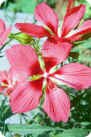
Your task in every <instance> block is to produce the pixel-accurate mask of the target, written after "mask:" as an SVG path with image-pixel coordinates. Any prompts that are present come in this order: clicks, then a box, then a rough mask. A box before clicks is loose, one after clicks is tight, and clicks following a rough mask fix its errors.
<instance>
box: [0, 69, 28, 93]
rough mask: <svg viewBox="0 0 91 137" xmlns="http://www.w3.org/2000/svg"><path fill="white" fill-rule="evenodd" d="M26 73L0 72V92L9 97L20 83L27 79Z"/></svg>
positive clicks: (14, 71)
mask: <svg viewBox="0 0 91 137" xmlns="http://www.w3.org/2000/svg"><path fill="white" fill-rule="evenodd" d="M26 76H27V75H26V74H25V72H24V71H23V72H21V71H20V73H19V70H18V73H17V70H14V69H11V68H10V70H9V71H0V92H1V93H3V94H4V95H9V94H10V93H11V92H12V91H13V90H14V89H15V87H16V86H17V84H20V82H23V80H25V78H26Z"/></svg>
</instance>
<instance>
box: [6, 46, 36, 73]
mask: <svg viewBox="0 0 91 137" xmlns="http://www.w3.org/2000/svg"><path fill="white" fill-rule="evenodd" d="M6 53H7V57H8V60H9V62H10V64H11V66H12V67H13V68H14V69H18V70H31V67H32V66H33V65H34V64H38V57H37V55H36V53H35V51H34V49H33V48H32V47H30V46H22V45H15V46H13V47H11V48H10V49H8V50H7V52H6ZM31 71H32V70H31Z"/></svg>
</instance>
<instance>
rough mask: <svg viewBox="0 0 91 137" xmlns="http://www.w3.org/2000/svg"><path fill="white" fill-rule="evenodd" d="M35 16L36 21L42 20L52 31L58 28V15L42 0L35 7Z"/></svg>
mask: <svg viewBox="0 0 91 137" xmlns="http://www.w3.org/2000/svg"><path fill="white" fill-rule="evenodd" d="M35 18H36V19H37V20H38V21H41V22H43V23H44V24H45V25H46V26H48V27H49V28H50V29H51V30H52V31H53V32H55V33H56V32H57V29H58V17H57V14H56V13H55V12H54V11H53V10H52V9H51V8H50V7H49V6H48V5H47V4H46V3H44V2H42V3H40V4H39V5H38V6H37V7H36V9H35Z"/></svg>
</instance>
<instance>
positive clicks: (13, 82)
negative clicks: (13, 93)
mask: <svg viewBox="0 0 91 137" xmlns="http://www.w3.org/2000/svg"><path fill="white" fill-rule="evenodd" d="M16 83H17V81H16V80H14V79H13V80H3V81H1V82H0V87H2V88H4V89H13V88H14V87H15V85H16Z"/></svg>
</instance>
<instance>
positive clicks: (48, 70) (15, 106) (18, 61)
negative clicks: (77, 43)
mask: <svg viewBox="0 0 91 137" xmlns="http://www.w3.org/2000/svg"><path fill="white" fill-rule="evenodd" d="M42 56H43V61H44V64H45V69H42V68H41V65H40V62H39V60H38V56H37V54H36V53H35V51H34V49H33V48H32V47H30V46H22V45H15V46H13V47H11V48H10V49H8V50H7V57H8V60H9V62H10V64H11V67H12V69H13V70H17V73H18V71H19V74H20V73H21V75H22V72H24V76H23V75H22V78H21V81H22V82H21V83H20V84H18V85H17V86H16V88H15V89H14V90H13V91H12V92H11V94H10V105H11V108H12V111H13V112H14V113H22V112H27V111H30V110H32V109H34V108H36V107H37V106H38V105H39V103H40V100H41V98H43V97H44V102H43V109H44V111H45V112H46V113H47V114H48V116H49V117H50V118H51V119H52V120H53V121H55V122H59V121H64V122H66V121H67V120H68V118H69V115H70V99H69V97H68V95H67V93H66V92H65V91H64V90H63V89H62V88H59V87H58V84H65V85H67V86H70V87H72V88H75V89H77V90H81V89H84V88H88V87H89V86H91V69H90V68H88V67H86V66H84V65H82V64H79V63H70V64H66V65H64V66H62V67H61V66H60V65H59V66H58V69H54V68H56V67H57V66H56V65H57V59H56V58H54V56H51V58H50V57H45V56H44V54H43V53H42ZM64 56H65V54H61V62H62V61H63V60H64Z"/></svg>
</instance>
